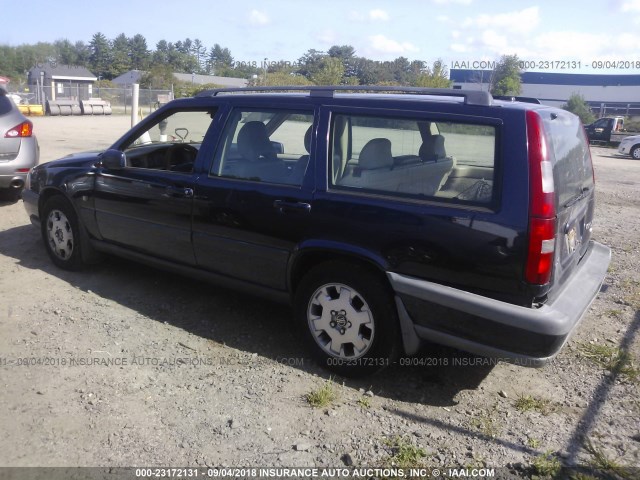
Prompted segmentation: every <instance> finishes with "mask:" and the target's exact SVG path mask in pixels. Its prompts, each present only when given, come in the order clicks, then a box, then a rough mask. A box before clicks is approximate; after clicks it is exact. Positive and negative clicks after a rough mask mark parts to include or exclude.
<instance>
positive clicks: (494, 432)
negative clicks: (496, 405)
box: [471, 414, 500, 438]
mask: <svg viewBox="0 0 640 480" xmlns="http://www.w3.org/2000/svg"><path fill="white" fill-rule="evenodd" d="M471 426H472V427H473V428H475V429H476V430H478V431H479V432H480V433H482V434H483V435H485V436H487V437H490V438H495V437H497V436H498V434H499V433H500V428H499V427H498V424H497V422H496V421H495V420H494V419H493V417H492V416H491V415H489V414H482V415H478V416H477V417H474V418H472V419H471Z"/></svg>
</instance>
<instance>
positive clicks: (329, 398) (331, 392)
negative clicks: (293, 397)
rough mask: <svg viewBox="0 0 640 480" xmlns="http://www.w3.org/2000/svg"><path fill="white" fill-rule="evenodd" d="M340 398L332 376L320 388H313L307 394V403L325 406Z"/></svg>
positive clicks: (319, 406) (313, 405) (320, 406)
mask: <svg viewBox="0 0 640 480" xmlns="http://www.w3.org/2000/svg"><path fill="white" fill-rule="evenodd" d="M337 398H338V394H337V393H336V388H335V384H334V383H333V380H332V379H331V378H330V379H329V380H327V381H326V382H324V383H323V384H322V386H320V387H319V388H316V389H315V390H311V391H310V392H309V393H307V395H306V399H307V403H308V404H309V405H311V406H312V407H314V408H323V407H327V406H329V405H331V404H332V403H333V402H334V401H335V400H336V399H337Z"/></svg>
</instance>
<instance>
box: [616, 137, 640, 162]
mask: <svg viewBox="0 0 640 480" xmlns="http://www.w3.org/2000/svg"><path fill="white" fill-rule="evenodd" d="M618 153H621V154H622V155H629V156H630V157H631V158H633V159H635V160H640V135H631V136H630V137H625V138H623V139H622V141H621V142H620V145H618Z"/></svg>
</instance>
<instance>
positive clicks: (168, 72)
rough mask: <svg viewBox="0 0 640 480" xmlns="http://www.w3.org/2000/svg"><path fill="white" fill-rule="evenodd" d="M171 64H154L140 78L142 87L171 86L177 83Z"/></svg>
mask: <svg viewBox="0 0 640 480" xmlns="http://www.w3.org/2000/svg"><path fill="white" fill-rule="evenodd" d="M176 83H177V82H176V80H175V77H174V76H173V68H172V67H171V65H167V64H164V65H153V66H152V67H151V68H150V69H149V71H148V72H145V73H144V75H142V77H141V78H140V86H141V87H142V88H166V89H168V88H171V86H172V85H174V84H176Z"/></svg>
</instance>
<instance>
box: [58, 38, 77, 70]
mask: <svg viewBox="0 0 640 480" xmlns="http://www.w3.org/2000/svg"><path fill="white" fill-rule="evenodd" d="M53 46H54V47H55V49H56V61H57V62H58V63H60V64H62V65H80V62H79V61H78V60H79V59H78V52H77V50H76V48H75V46H74V45H73V43H71V42H70V41H69V40H67V39H66V38H61V39H59V40H56V41H55V42H53Z"/></svg>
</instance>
